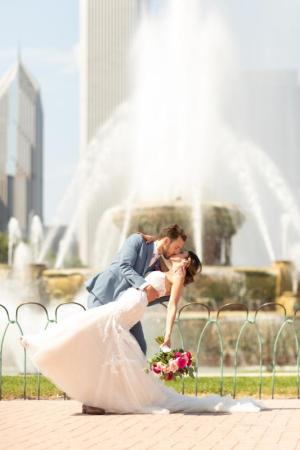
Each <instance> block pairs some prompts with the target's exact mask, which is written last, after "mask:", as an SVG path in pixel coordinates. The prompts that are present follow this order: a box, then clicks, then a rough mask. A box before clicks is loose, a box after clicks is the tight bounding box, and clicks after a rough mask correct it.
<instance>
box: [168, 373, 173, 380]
mask: <svg viewBox="0 0 300 450" xmlns="http://www.w3.org/2000/svg"><path fill="white" fill-rule="evenodd" d="M166 380H167V381H170V380H173V372H169V373H168V374H167V376H166Z"/></svg>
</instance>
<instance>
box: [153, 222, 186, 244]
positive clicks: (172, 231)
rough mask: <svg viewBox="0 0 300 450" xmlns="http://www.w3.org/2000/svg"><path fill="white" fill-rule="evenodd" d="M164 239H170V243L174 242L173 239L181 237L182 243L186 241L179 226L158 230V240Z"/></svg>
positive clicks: (169, 226)
mask: <svg viewBox="0 0 300 450" xmlns="http://www.w3.org/2000/svg"><path fill="white" fill-rule="evenodd" d="M165 237H168V238H170V239H171V240H172V241H175V239H177V238H179V237H181V239H182V240H183V241H186V239H187V235H186V234H185V232H184V230H183V228H181V227H180V226H179V225H177V224H175V225H168V226H167V227H164V228H162V229H161V230H160V232H159V235H158V239H163V238H165Z"/></svg>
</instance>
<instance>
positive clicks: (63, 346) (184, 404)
mask: <svg viewBox="0 0 300 450" xmlns="http://www.w3.org/2000/svg"><path fill="white" fill-rule="evenodd" d="M146 279H147V280H148V281H149V282H150V283H151V285H152V286H153V287H154V288H155V289H157V291H158V292H159V293H160V296H162V295H164V294H165V274H164V273H162V272H159V271H155V272H151V273H150V274H148V275H147V277H146ZM146 307H147V298H146V294H145V293H144V292H143V291H140V290H137V289H134V288H129V289H127V290H126V291H125V292H123V293H122V294H120V296H119V297H118V298H117V299H116V301H114V302H111V303H108V304H106V305H104V306H100V307H97V308H93V309H89V310H87V311H85V312H81V313H79V314H76V315H73V316H71V317H69V318H67V319H65V320H64V321H62V322H61V323H59V324H57V325H55V327H53V328H52V329H49V330H46V331H44V332H42V333H39V334H32V335H25V336H23V337H22V338H21V343H22V345H23V346H24V347H25V348H26V349H27V351H28V353H29V356H30V357H31V360H32V362H33V363H34V364H35V366H37V367H38V369H39V370H40V371H41V372H42V373H43V374H44V375H45V376H46V377H48V378H49V379H50V380H52V381H53V382H54V383H55V384H56V385H57V386H58V387H59V388H60V389H62V390H63V391H64V392H66V393H67V394H68V396H70V397H71V398H74V399H76V400H79V401H81V402H82V403H85V404H87V405H90V406H97V407H100V408H104V409H105V410H106V411H107V412H114V413H169V412H180V411H188V412H204V411H207V412H216V411H220V412H221V411H228V412H234V411H249V412H256V411H259V410H261V409H263V405H261V404H260V403H258V402H256V401H254V400H252V399H242V400H239V401H238V400H233V399H232V398H230V397H221V396H219V395H210V396H206V397H191V396H187V395H181V394H177V393H176V392H175V391H174V390H173V389H171V388H168V387H166V386H165V385H164V384H163V383H162V382H161V381H160V380H159V379H158V378H157V377H156V376H155V375H153V374H152V373H146V372H145V368H146V367H147V360H146V358H145V356H144V354H143V353H142V351H141V349H140V347H139V345H138V343H137V341H136V340H135V338H134V337H133V336H132V335H131V334H130V331H129V330H130V328H131V327H132V326H133V325H134V324H135V323H136V322H138V321H139V320H141V318H142V317H143V315H144V313H145V309H146Z"/></svg>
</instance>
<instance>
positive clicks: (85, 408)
mask: <svg viewBox="0 0 300 450" xmlns="http://www.w3.org/2000/svg"><path fill="white" fill-rule="evenodd" d="M82 414H91V415H103V414H105V410H104V409H102V408H97V407H96V406H89V405H82Z"/></svg>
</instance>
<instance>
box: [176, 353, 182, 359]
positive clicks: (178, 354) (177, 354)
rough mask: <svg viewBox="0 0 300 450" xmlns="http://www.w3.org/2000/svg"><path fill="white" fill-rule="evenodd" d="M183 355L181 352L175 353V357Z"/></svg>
mask: <svg viewBox="0 0 300 450" xmlns="http://www.w3.org/2000/svg"><path fill="white" fill-rule="evenodd" d="M181 355H182V353H181V352H175V355H174V357H175V358H180V356H181Z"/></svg>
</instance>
